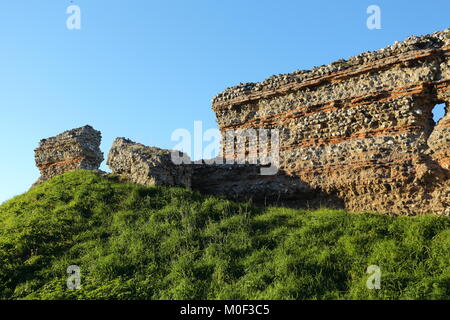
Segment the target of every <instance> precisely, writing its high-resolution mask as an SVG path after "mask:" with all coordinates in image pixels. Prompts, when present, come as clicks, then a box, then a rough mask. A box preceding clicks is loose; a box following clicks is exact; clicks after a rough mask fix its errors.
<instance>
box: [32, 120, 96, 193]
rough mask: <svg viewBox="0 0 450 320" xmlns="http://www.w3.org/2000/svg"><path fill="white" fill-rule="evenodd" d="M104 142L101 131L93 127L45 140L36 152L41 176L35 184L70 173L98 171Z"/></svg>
mask: <svg viewBox="0 0 450 320" xmlns="http://www.w3.org/2000/svg"><path fill="white" fill-rule="evenodd" d="M101 139H102V136H101V133H100V131H97V130H95V129H94V128H92V127H91V126H84V127H81V128H77V129H73V130H68V131H65V132H63V133H61V134H59V135H57V136H55V137H51V138H47V139H42V140H41V141H40V142H39V146H38V148H37V149H36V150H35V161H36V166H37V167H38V168H39V171H40V173H41V177H40V178H39V180H38V181H37V182H36V183H35V185H36V184H39V183H42V182H44V181H46V180H48V179H50V178H53V177H54V176H56V175H59V174H62V173H64V172H67V171H72V170H77V169H84V170H98V168H99V167H100V164H101V163H102V161H103V153H102V152H101V151H100V143H101Z"/></svg>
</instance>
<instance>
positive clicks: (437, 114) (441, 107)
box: [433, 103, 445, 123]
mask: <svg viewBox="0 0 450 320" xmlns="http://www.w3.org/2000/svg"><path fill="white" fill-rule="evenodd" d="M444 115H445V103H439V104H437V105H435V106H434V108H433V120H434V122H435V123H438V122H439V120H441V119H442V117H444Z"/></svg>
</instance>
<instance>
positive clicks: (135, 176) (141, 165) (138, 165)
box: [107, 138, 192, 188]
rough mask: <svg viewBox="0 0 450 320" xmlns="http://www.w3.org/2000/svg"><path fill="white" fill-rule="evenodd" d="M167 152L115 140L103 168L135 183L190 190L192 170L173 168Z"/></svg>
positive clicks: (187, 167)
mask: <svg viewBox="0 0 450 320" xmlns="http://www.w3.org/2000/svg"><path fill="white" fill-rule="evenodd" d="M171 152H173V151H172V150H163V149H159V148H155V147H148V146H145V145H143V144H140V143H136V142H133V141H131V140H128V139H125V138H117V139H116V140H115V141H114V143H113V146H112V148H111V150H110V151H109V155H108V161H107V165H108V166H109V167H110V168H111V170H112V172H113V173H115V174H119V175H122V176H123V177H125V178H126V179H127V180H128V181H130V182H133V183H136V184H140V185H144V186H154V185H157V186H159V185H163V186H183V187H188V188H190V186H191V176H192V167H191V166H190V165H182V164H181V165H175V164H174V163H173V162H172V160H171ZM182 156H183V155H182ZM184 156H185V155H184Z"/></svg>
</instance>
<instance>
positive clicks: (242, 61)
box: [0, 0, 450, 202]
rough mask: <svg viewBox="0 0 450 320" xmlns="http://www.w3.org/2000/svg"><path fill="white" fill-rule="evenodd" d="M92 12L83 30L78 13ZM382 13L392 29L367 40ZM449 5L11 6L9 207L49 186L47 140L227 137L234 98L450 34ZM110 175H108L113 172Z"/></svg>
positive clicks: (5, 26)
mask: <svg viewBox="0 0 450 320" xmlns="http://www.w3.org/2000/svg"><path fill="white" fill-rule="evenodd" d="M72 3H73V4H76V5H79V6H80V8H81V13H82V16H81V21H82V26H81V30H72V31H71V30H68V29H67V28H66V19H67V17H68V15H67V14H66V8H67V7H68V6H69V5H71V4H72ZM371 4H376V5H379V6H380V8H381V13H382V16H381V18H382V29H381V30H368V29H367V28H366V19H367V16H368V15H367V14H366V8H367V7H368V6H369V5H371ZM449 12H450V1H448V0H434V1H433V0H430V1H413V0H396V1H392V0H387V1H379V0H371V1H365V0H346V1H331V0H330V1H323V0H322V1H321V0H315V1H300V0H297V1H294V0H290V1H287V0H277V1H274V0H272V1H267V0H226V1H216V0H209V1H207V0H190V1H187V0H179V1H152V0H128V1H123V0H120V1H119V0H108V1H106V0H74V1H69V0H67V1H64V0H40V1H30V0H10V1H2V2H1V4H0V46H1V50H0V70H1V71H0V108H1V117H0V133H1V139H0V150H1V156H0V178H1V179H0V202H1V201H3V200H6V199H8V198H10V197H12V196H13V195H16V194H20V193H22V192H25V191H26V190H27V189H28V188H29V186H30V185H31V184H32V183H33V182H34V181H35V180H36V179H37V178H38V176H39V172H38V170H37V168H36V167H35V164H34V152H33V150H34V148H36V146H37V144H38V141H39V140H40V139H41V138H45V137H49V136H53V135H55V134H57V133H60V132H62V131H64V130H67V129H71V128H75V127H79V126H82V125H85V124H91V125H92V126H94V127H95V128H96V129H98V130H101V131H102V133H103V143H102V150H103V151H104V152H105V157H106V154H107V151H108V149H109V147H110V145H111V143H112V141H113V139H114V138H116V137H118V136H125V137H128V138H131V139H133V140H136V141H139V142H141V143H144V144H147V145H155V146H159V147H163V148H172V147H173V146H174V145H175V143H174V142H172V141H171V140H170V136H171V133H172V131H173V130H175V129H177V128H186V129H189V130H192V129H193V122H194V120H202V121H203V123H204V127H205V129H207V128H214V127H216V123H215V118H214V114H213V112H212V111H211V109H210V101H211V98H212V97H213V96H214V95H215V94H217V93H219V92H220V91H222V90H223V89H225V88H226V87H228V86H232V85H236V84H239V83H240V82H249V81H254V82H256V81H261V80H263V79H265V78H267V77H269V76H271V75H273V74H279V73H286V72H291V71H294V70H296V69H309V68H311V67H313V66H315V65H322V64H326V63H329V62H332V61H334V60H337V59H340V58H348V57H349V56H352V55H355V54H358V53H360V52H363V51H368V50H376V49H379V48H382V47H384V46H386V45H389V44H392V43H393V42H394V41H395V40H399V41H400V40H403V39H404V38H406V37H407V36H409V35H412V34H426V33H431V32H434V31H437V30H442V29H445V28H448V27H449V21H450V19H449V18H450V16H449ZM102 168H103V169H106V167H105V165H104V164H103V166H102Z"/></svg>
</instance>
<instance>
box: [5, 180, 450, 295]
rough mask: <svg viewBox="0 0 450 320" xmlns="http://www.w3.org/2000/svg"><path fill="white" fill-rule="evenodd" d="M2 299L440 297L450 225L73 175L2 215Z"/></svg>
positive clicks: (446, 280) (448, 279)
mask: <svg viewBox="0 0 450 320" xmlns="http://www.w3.org/2000/svg"><path fill="white" fill-rule="evenodd" d="M69 265H78V266H79V267H80V268H81V289H80V290H69V289H67V286H66V279H67V277H68V276H69V275H68V274H67V273H66V270H67V267H68V266H69ZM369 265H377V266H379V267H380V269H381V289H379V290H370V289H368V288H367V286H366V281H367V279H368V277H369V274H367V273H366V269H367V267H368V266H369ZM0 298H2V299H450V218H448V217H431V216H430V217H414V218H413V217H388V216H385V215H379V214H368V213H365V214H349V213H346V212H344V211H339V210H327V209H322V210H317V211H306V210H293V209H285V208H268V209H264V210H263V209H257V208H255V207H252V206H251V205H250V204H245V203H234V202H230V201H227V200H222V199H218V198H213V197H205V196H201V195H199V194H198V193H194V192H191V191H188V190H184V189H181V188H162V187H154V188H145V187H140V186H135V185H131V184H123V183H118V182H117V181H115V180H114V179H113V178H109V179H106V178H103V177H100V176H98V175H97V174H95V173H92V172H88V171H76V172H71V173H67V174H64V175H61V176H58V177H56V178H54V179H52V180H50V181H48V182H46V183H44V184H42V185H40V186H38V187H36V188H34V189H32V190H31V191H29V192H28V193H26V194H24V195H21V196H18V197H16V198H14V199H12V200H10V201H8V202H6V203H5V204H3V205H2V206H0Z"/></svg>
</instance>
